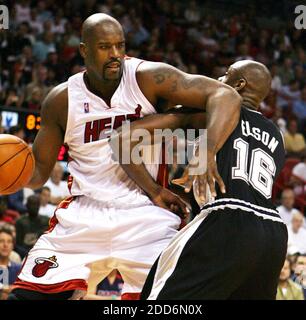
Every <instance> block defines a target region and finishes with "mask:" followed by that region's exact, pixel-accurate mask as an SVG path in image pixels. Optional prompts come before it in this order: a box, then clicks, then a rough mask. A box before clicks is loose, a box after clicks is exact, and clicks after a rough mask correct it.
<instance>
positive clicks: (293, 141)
mask: <svg viewBox="0 0 306 320" xmlns="http://www.w3.org/2000/svg"><path fill="white" fill-rule="evenodd" d="M284 140H285V148H286V151H287V152H288V156H293V157H294V156H295V157H301V156H302V155H303V154H304V152H305V150H306V143H305V139H304V137H303V135H302V134H301V133H298V125H297V121H296V120H295V119H291V120H290V121H289V122H288V125H287V132H286V133H285V135H284Z"/></svg>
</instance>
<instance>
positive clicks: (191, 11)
mask: <svg viewBox="0 0 306 320" xmlns="http://www.w3.org/2000/svg"><path fill="white" fill-rule="evenodd" d="M184 16H185V19H186V20H187V22H189V23H191V24H195V23H197V22H199V21H200V19H201V10H200V8H199V6H198V5H197V3H196V1H195V0H192V1H190V3H189V4H188V6H187V7H186V10H185V12H184Z"/></svg>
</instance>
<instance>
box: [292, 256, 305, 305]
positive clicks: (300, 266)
mask: <svg viewBox="0 0 306 320" xmlns="http://www.w3.org/2000/svg"><path fill="white" fill-rule="evenodd" d="M292 279H293V281H294V282H296V283H299V284H300V285H301V286H302V288H303V292H304V299H305V300H306V254H299V255H298V257H297V259H296V262H295V268H294V275H293V277H292Z"/></svg>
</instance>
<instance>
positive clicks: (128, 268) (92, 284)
mask: <svg viewBox="0 0 306 320" xmlns="http://www.w3.org/2000/svg"><path fill="white" fill-rule="evenodd" d="M180 222H181V220H180V218H179V217H178V216H176V215H175V214H173V213H171V212H169V211H167V210H164V209H162V208H159V207H156V206H153V205H145V206H142V207H137V208H133V209H114V208H105V207H103V206H102V203H101V202H99V201H95V200H92V199H89V198H86V197H84V196H81V197H74V198H73V197H71V198H68V199H66V200H64V201H63V202H62V203H61V204H60V205H59V207H58V208H57V209H56V211H55V214H54V216H53V217H52V218H51V220H50V228H49V230H48V231H47V232H46V233H45V234H43V235H42V236H41V237H40V238H39V239H38V241H37V242H36V244H35V246H34V247H33V248H32V249H31V250H30V252H29V254H28V256H27V257H26V259H25V262H24V265H23V267H22V270H21V272H20V274H19V275H18V278H17V280H16V282H15V286H14V287H15V288H24V289H28V290H34V291H40V292H45V293H56V292H62V291H67V290H76V289H78V290H87V289H88V293H95V289H96V285H97V284H98V283H99V282H100V281H101V280H102V279H104V278H105V277H106V276H107V275H108V274H109V273H110V272H111V271H112V270H113V269H118V271H119V272H120V273H121V275H122V278H123V280H124V286H123V290H122V293H138V292H141V289H142V286H143V284H144V282H145V279H146V277H147V274H148V272H149V270H150V268H151V266H152V264H153V263H154V261H155V260H156V259H157V257H158V256H159V254H160V253H161V252H162V250H163V249H164V248H166V247H167V245H168V243H169V242H170V240H171V239H172V238H173V237H174V236H175V234H176V233H177V229H178V228H179V225H180Z"/></svg>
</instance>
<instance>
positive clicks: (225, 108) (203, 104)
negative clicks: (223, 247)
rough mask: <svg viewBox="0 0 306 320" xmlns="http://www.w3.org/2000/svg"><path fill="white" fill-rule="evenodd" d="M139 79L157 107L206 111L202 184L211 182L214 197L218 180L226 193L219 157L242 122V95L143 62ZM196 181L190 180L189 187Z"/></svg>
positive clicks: (162, 65) (203, 79)
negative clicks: (167, 104)
mask: <svg viewBox="0 0 306 320" xmlns="http://www.w3.org/2000/svg"><path fill="white" fill-rule="evenodd" d="M136 77H137V82H138V85H139V87H140V89H141V90H142V92H143V94H144V95H145V96H146V97H147V99H148V100H149V101H150V102H151V104H152V105H154V106H156V105H159V104H158V102H159V100H166V101H168V103H169V104H173V105H175V104H181V105H184V106H189V107H194V108H199V109H200V110H203V111H206V125H207V126H206V128H207V172H206V173H205V174H204V175H203V176H202V185H204V186H206V182H207V183H208V184H209V186H210V190H211V193H212V195H213V196H214V195H215V194H216V191H215V184H214V181H215V180H216V181H217V182H218V184H219V186H220V190H221V191H222V192H223V193H225V186H224V183H223V181H222V179H221V177H220V175H219V173H218V169H217V164H216V161H215V155H216V154H217V152H218V151H219V150H220V149H221V147H222V146H223V144H224V143H225V141H226V140H227V138H228V137H229V136H230V134H231V133H232V132H233V130H234V129H235V127H236V125H237V123H238V120H239V115H240V107H241V97H240V96H239V94H238V93H237V92H236V91H235V90H234V89H233V88H231V87H230V86H228V85H226V84H224V83H222V82H219V81H217V80H214V79H211V78H208V77H204V76H201V75H191V74H187V73H184V72H182V71H180V70H178V69H176V68H174V67H172V66H170V65H168V64H165V63H157V62H144V63H141V64H140V66H139V67H138V70H137V74H136ZM164 105H165V104H164ZM160 111H162V112H164V111H165V110H163V109H162V110H160ZM203 128H204V126H203ZM194 178H195V177H191V179H189V184H190V181H193V179H194Z"/></svg>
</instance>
